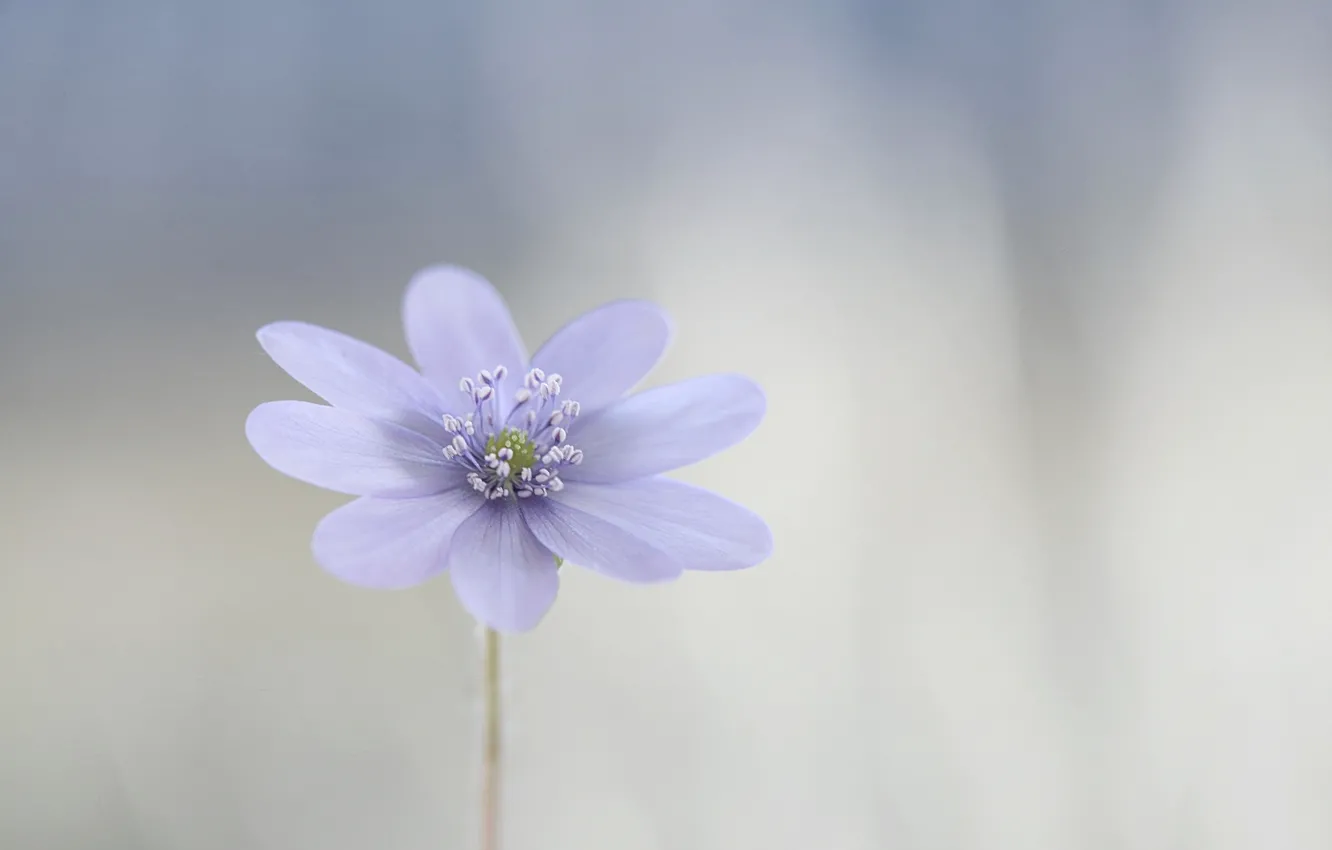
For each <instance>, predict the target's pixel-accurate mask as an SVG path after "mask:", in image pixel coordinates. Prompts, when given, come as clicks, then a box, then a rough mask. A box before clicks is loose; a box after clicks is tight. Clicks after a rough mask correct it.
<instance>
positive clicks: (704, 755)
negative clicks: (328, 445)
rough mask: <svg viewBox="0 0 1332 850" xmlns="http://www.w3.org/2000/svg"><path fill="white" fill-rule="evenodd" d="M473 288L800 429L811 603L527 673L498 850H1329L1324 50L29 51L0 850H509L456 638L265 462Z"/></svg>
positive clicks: (6, 461) (278, 8)
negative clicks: (344, 570)
mask: <svg viewBox="0 0 1332 850" xmlns="http://www.w3.org/2000/svg"><path fill="white" fill-rule="evenodd" d="M439 261H449V262H455V263H460V264H463V265H467V266H471V267H473V268H476V269H478V270H480V271H481V272H483V273H484V274H486V275H487V276H488V277H490V278H491V279H492V280H493V281H495V283H496V284H497V285H498V286H499V288H500V289H501V290H502V291H503V292H504V294H505V295H506V297H507V298H508V299H509V300H510V303H511V304H512V307H513V310H514V313H515V315H516V318H517V321H518V324H519V326H520V328H521V329H522V331H523V332H524V334H525V335H526V336H527V337H528V341H529V343H530V344H531V345H533V347H534V346H535V344H537V343H539V342H540V340H541V339H543V338H544V337H545V335H547V334H548V333H550V332H551V331H553V330H554V329H555V328H557V327H558V326H559V325H561V324H562V323H563V322H565V321H566V320H568V319H569V318H571V317H573V316H574V315H576V314H577V313H579V312H580V311H582V310H584V309H587V308H590V307H592V306H594V305H596V304H598V303H600V302H602V301H605V300H609V299H612V298H617V297H648V298H652V299H655V300H657V301H659V302H661V303H662V304H664V305H665V306H666V307H667V308H668V309H669V310H670V311H671V312H672V314H673V315H674V317H675V318H676V321H677V324H678V328H679V332H678V337H677V341H676V344H675V346H674V348H673V350H672V353H671V354H670V355H669V358H668V360H667V361H666V362H665V364H664V365H663V367H662V368H661V369H660V370H659V372H657V373H656V374H655V376H654V377H653V379H652V381H653V382H665V381H670V380H675V379H679V378H683V377H687V376H690V375H694V374H699V373H702V372H708V371H741V372H746V373H749V374H751V375H753V376H755V377H756V378H758V379H759V380H760V381H761V382H762V383H763V384H764V386H765V387H766V389H767V390H768V392H769V395H770V413H769V418H768V421H767V422H766V424H765V425H764V426H763V427H762V428H761V429H760V430H759V431H758V432H757V433H756V434H755V436H753V437H752V438H751V439H750V440H748V441H747V442H746V443H744V444H743V445H742V446H740V447H739V448H737V449H735V450H733V451H731V452H729V453H728V454H726V455H724V456H721V457H719V458H715V459H713V460H710V461H708V462H706V463H704V464H701V465H699V466H697V467H695V468H692V469H690V470H687V471H686V472H685V473H683V475H684V477H686V478H687V479H689V480H692V481H695V482H698V483H702V484H705V485H708V486H711V487H714V488H716V489H719V490H721V491H723V492H725V493H726V494H728V495H730V496H731V497H733V498H735V499H737V500H739V501H741V502H744V503H746V504H748V505H749V506H751V507H753V508H754V509H756V510H758V511H759V512H760V513H762V514H764V515H765V516H766V517H767V518H768V519H769V521H770V522H771V524H772V526H773V528H774V531H775V535H776V540H777V551H776V554H775V556H774V557H773V558H772V559H771V561H769V562H768V563H767V564H765V565H764V566H762V567H760V568H757V569H754V570H752V571H748V572H746V573H740V574H722V575H691V576H687V577H686V578H685V579H684V580H682V581H681V582H679V583H678V584H676V585H672V586H670V587H665V588H661V587H658V588H646V589H645V588H639V587H630V586H623V585H618V584H614V583H612V582H610V581H606V580H603V579H600V578H599V577H597V576H594V575H591V574H587V573H579V572H577V571H575V572H573V573H569V574H568V575H567V577H566V579H565V582H564V586H563V590H562V593H561V597H560V600H559V602H558V603H557V605H556V607H555V609H554V610H553V612H552V613H551V615H550V616H549V617H548V619H547V620H546V622H545V623H544V624H543V625H542V627H541V628H540V629H539V630H538V631H536V632H535V633H532V634H530V635H527V636H524V637H521V638H517V639H514V640H511V641H509V642H508V644H507V646H506V654H505V662H506V670H507V676H508V677H507V682H506V689H507V694H508V698H509V721H510V725H509V729H508V740H507V746H508V751H507V765H508V771H509V773H508V785H507V788H506V790H505V806H506V810H507V811H506V814H507V824H506V832H505V840H506V848H508V850H522V848H580V849H581V848H602V847H605V848H616V849H617V850H637V848H644V850H658V848H660V849H661V850H667V849H668V848H682V850H684V849H687V850H707V848H773V850H783V849H784V848H793V849H794V848H799V849H800V850H805V848H811V847H815V848H823V847H826V848H836V850H861V848H866V850H878V849H879V848H884V850H935V848H938V849H939V850H951V848H959V849H960V850H971V848H976V849H977V850H1006V848H1014V850H1070V848H1078V850H1082V848H1086V850H1100V849H1101V848H1106V850H1109V849H1110V848H1128V850H1138V849H1139V848H1141V850H1148V848H1151V850H1157V848H1181V850H1184V848H1188V849H1189V850H1192V848H1203V850H1231V848H1246V850H1252V849H1253V848H1261V850H1285V848H1291V850H1317V849H1318V848H1327V847H1332V808H1330V807H1329V805H1328V801H1329V799H1332V617H1330V616H1329V607H1330V605H1329V603H1332V559H1330V557H1329V556H1332V530H1330V529H1332V523H1330V522H1329V517H1332V3H1328V2H1326V0H1324V2H1317V0H1313V2H1298V0H1247V2H1246V0H1220V2H1218V0H1194V2H1187V0H1154V2H1134V3H1123V2H1121V3H1104V2H1091V0H1087V2H1078V0H1072V2H1055V1H1054V0H1006V2H1003V3H987V2H982V0H819V2H812V1H810V2H799V0H776V2H773V0H769V2H762V3H760V2H757V0H707V2H703V1H702V0H680V2H671V3H643V2H626V3H619V4H615V3H609V2H595V0H572V1H571V2H564V3H555V2H544V0H522V2H519V0H491V2H486V3H459V2H449V0H445V2H432V3H426V2H396V3H393V2H388V3H369V2H364V3H356V2H350V0H339V2H324V0H229V2H224V3H219V2H179V1H178V0H110V1H109V2H96V3H92V2H77V0H0V636H2V637H3V640H2V641H0V847H4V848H12V850H63V848H71V849H72V850H84V849H85V848H86V849H87V850H103V848H105V850H122V849H123V850H138V848H144V849H145V850H148V848H153V850H157V849H158V848H161V850H212V848H217V850H236V848H256V850H266V848H275V849H276V848H283V850H290V848H304V847H311V848H316V847H317V848H321V849H322V848H327V850H339V849H340V848H369V847H374V848H403V850H415V848H444V847H447V848H467V847H472V846H474V842H475V836H476V829H477V818H476V808H477V799H478V787H477V768H476V764H477V754H478V746H477V741H476V728H477V722H478V717H477V709H478V699H479V690H478V672H479V670H478V662H477V652H478V644H477V640H476V638H475V635H474V632H473V626H472V625H471V623H470V622H469V620H468V618H467V617H466V615H465V614H464V613H463V611H462V610H461V608H460V607H459V605H458V604H457V603H456V601H455V600H454V598H453V595H452V591H451V589H450V587H449V586H448V582H447V581H437V582H434V583H432V584H430V585H427V586H425V587H423V588H420V589H417V590H414V591H408V592H400V593H373V592H368V591H361V590H357V589H354V588H351V587H348V586H345V585H342V584H339V583H338V582H336V581H335V580H333V579H331V578H329V577H328V576H326V575H325V574H323V573H322V572H321V571H320V570H319V569H318V568H317V566H316V565H315V564H314V563H313V561H312V559H311V557H310V554H309V550H308V539H309V534H310V531H311V529H312V528H313V525H314V523H315V522H316V521H317V520H318V518H319V517H320V516H321V515H322V514H324V513H325V512H327V511H329V510H330V509H332V508H333V507H335V506H336V505H338V504H340V503H341V502H342V501H343V499H342V497H338V496H335V495H332V494H328V493H323V492H321V491H318V490H315V489H313V488H310V487H307V486H305V485H302V484H299V483H297V482H294V481H291V480H289V479H286V478H284V477H282V476H281V475H279V474H277V473H275V472H273V471H272V470H270V469H269V468H268V467H266V466H265V465H264V464H263V463H262V462H260V461H259V460H258V459H257V458H256V457H255V456H254V455H253V454H252V452H251V451H250V449H249V447H248V445H247V444H246V442H245V439H244V436H243V431H242V423H243V421H244V419H245V416H246V414H247V413H248V411H249V410H250V409H251V408H252V407H253V406H254V405H256V404H258V403H259V402H261V401H265V400H268V399H274V398H289V397H295V398H306V397H308V396H307V395H306V394H305V391H304V390H302V389H301V388H300V387H299V386H297V385H296V384H295V383H294V382H292V381H291V380H289V379H288V378H287V377H286V376H285V375H284V374H282V373H281V372H280V370H278V369H277V368H276V367H275V366H274V365H273V364H272V363H271V362H270V361H269V360H268V359H267V358H266V357H265V356H264V355H263V353H262V352H261V351H260V350H259V348H258V345H257V344H256V342H255V340H254V337H253V332H254V330H255V329H256V328H258V327H259V326H260V325H262V324H264V323H266V322H269V321H272V320H276V319H282V318H295V319H304V320H308V321H312V322H316V323H320V324H325V325H328V326H332V327H336V328H338V329H341V330H343V331H346V332H348V333H351V334H353V335H355V336H359V337H361V338H364V339H367V340H369V341H371V342H373V343H375V344H377V345H380V346H381V347H384V348H386V349H388V350H390V351H393V352H395V353H398V354H405V346H404V344H403V342H402V337H401V330H400V327H399V315H398V307H399V298H400V295H401V292H402V288H403V286H404V285H405V283H406V281H407V279H408V278H409V277H410V275H411V274H412V273H413V272H414V271H415V270H416V269H417V268H419V267H421V266H424V265H427V264H430V263H434V262H439ZM566 572H568V571H566Z"/></svg>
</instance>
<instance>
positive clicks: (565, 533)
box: [519, 488, 682, 584]
mask: <svg viewBox="0 0 1332 850" xmlns="http://www.w3.org/2000/svg"><path fill="white" fill-rule="evenodd" d="M570 489H572V488H570ZM519 507H520V508H521V509H522V512H523V519H525V520H526V521H527V527H528V528H530V529H532V533H533V534H535V535H536V537H537V539H538V540H540V541H541V542H542V543H543V544H544V545H545V546H546V548H548V549H550V550H551V551H552V552H554V553H555V554H556V555H559V556H560V557H561V558H564V559H565V560H566V561H570V562H572V563H575V564H577V565H578V566H580V567H586V568H587V569H589V570H592V571H594V572H598V573H601V574H603V575H607V576H610V577H611V578H617V579H620V580H621V581H631V582H635V583H637V584H648V583H653V582H661V581H670V580H671V579H673V578H677V577H679V575H680V573H681V571H682V570H681V568H680V566H679V565H677V564H675V563H674V562H672V561H671V560H670V558H669V556H667V555H665V554H663V553H662V552H660V551H658V550H656V549H654V548H652V547H651V546H650V545H648V544H647V543H645V542H644V541H643V540H641V539H639V538H637V537H635V536H633V535H632V534H630V533H629V532H627V531H624V530H623V529H621V528H619V527H618V526H615V525H612V524H611V523H609V522H607V521H606V520H604V519H599V518H597V517H595V516H592V515H591V514H588V513H585V512H583V511H580V510H578V509H576V508H573V507H570V506H568V505H563V504H558V503H556V502H554V501H552V500H551V499H541V498H537V499H527V500H525V501H523V502H520V503H519Z"/></svg>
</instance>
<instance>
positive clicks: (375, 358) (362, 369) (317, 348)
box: [257, 322, 444, 435]
mask: <svg viewBox="0 0 1332 850" xmlns="http://www.w3.org/2000/svg"><path fill="white" fill-rule="evenodd" d="M257 336H258V337H259V344H260V345H261V346H263V349H264V351H266V352H268V356H270V357H272V358H273V360H274V361H275V362H276V363H277V364H278V365H279V366H281V367H282V368H283V369H284V370H285V371H286V372H287V374H289V375H291V376H292V377H293V378H295V379H296V380H298V381H300V382H301V383H302V384H304V385H305V386H306V387H308V388H309V389H310V390H311V391H312V392H314V393H315V394H316V395H318V396H319V397H320V398H322V399H324V400H325V401H327V402H328V403H329V404H331V405H333V406H334V407H341V408H343V409H345V410H350V411H352V412H354V413H360V414H363V415H365V416H371V417H374V418H377V419H387V420H389V421H390V422H397V423H399V424H401V425H406V426H407V427H409V428H412V429H413V430H418V431H422V432H423V433H428V434H434V435H443V434H444V426H443V424H442V423H441V422H440V416H441V414H443V413H444V408H443V407H442V406H441V404H440V398H439V393H437V392H436V391H435V389H434V388H433V387H431V386H430V384H428V383H427V382H426V380H425V378H422V377H421V375H420V374H419V373H418V372H417V371H416V370H415V369H413V368H412V367H411V366H408V365H407V364H406V363H403V362H402V361H401V360H399V359H398V358H396V357H394V356H393V355H391V354H389V353H387V352H385V351H381V350H379V349H378V348H375V347H374V346H373V345H370V344H368V343H364V342H361V341H360V340H359V339H353V338H352V337H349V336H347V335H346V334H341V333H338V332H337V331H333V330H329V329H328V328H321V327H319V326H318V325H310V324H306V323H305V322H274V323H273V324H271V325H265V326H264V327H262V328H260V329H259V333H258V334H257Z"/></svg>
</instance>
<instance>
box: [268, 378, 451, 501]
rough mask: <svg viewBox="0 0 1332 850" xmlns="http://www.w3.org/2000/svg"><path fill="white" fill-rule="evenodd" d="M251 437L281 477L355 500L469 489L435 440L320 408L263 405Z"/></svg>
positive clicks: (293, 403) (295, 404) (278, 403)
mask: <svg viewBox="0 0 1332 850" xmlns="http://www.w3.org/2000/svg"><path fill="white" fill-rule="evenodd" d="M245 436H246V437H248V438H249V440H250V445H252V446H254V450H255V451H256V452H258V453H259V457H261V458H263V459H264V460H265V461H266V462H267V463H268V465H269V466H271V467H273V468H274V469H276V470H277V471H278V472H282V473H285V474H287V475H290V476H291V477H292V478H298V479H300V480H301V481H304V482H306V483H308V484H313V485H315V486H316V487H324V488H326V489H329V490H336V491H337V492H339V493H348V494H350V495H353V496H392V497H407V496H429V495H432V494H435V493H440V492H443V491H444V490H447V489H449V488H450V487H455V486H458V485H460V484H464V483H466V481H465V478H464V476H463V475H462V474H460V472H459V470H458V467H457V466H456V465H454V464H451V463H448V462H447V461H445V460H444V455H443V453H442V452H441V450H440V446H439V443H437V442H436V441H434V440H431V439H430V438H429V437H426V436H425V435H423V434H419V433H417V432H416V431H412V430H409V429H407V428H404V427H402V426H401V425H395V424H394V423H392V422H384V421H381V420H377V419H370V418H369V417H366V416H362V415H360V414H359V413H352V412H351V411H350V410H341V409H339V408H336V407H325V406H324V405H322V404H311V403H310V402H307V401H270V402H267V403H265V404H261V405H259V406H258V407H256V408H255V409H254V410H253V411H252V412H251V413H250V416H249V418H248V419H246V420H245Z"/></svg>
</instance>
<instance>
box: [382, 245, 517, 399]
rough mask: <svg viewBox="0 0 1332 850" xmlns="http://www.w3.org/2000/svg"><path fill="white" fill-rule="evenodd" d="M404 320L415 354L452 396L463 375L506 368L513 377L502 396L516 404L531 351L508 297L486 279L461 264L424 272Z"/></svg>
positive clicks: (411, 288) (414, 284) (406, 303)
mask: <svg viewBox="0 0 1332 850" xmlns="http://www.w3.org/2000/svg"><path fill="white" fill-rule="evenodd" d="M402 320H403V325H404V326H405V328H406V331H407V345H408V347H409V348H411V350H412V356H413V357H415V358H416V363H417V365H419V366H420V367H421V372H422V373H423V374H424V375H425V376H426V377H427V378H428V379H430V382H431V383H432V384H434V385H435V387H436V388H437V389H438V390H439V391H440V392H441V393H442V394H444V398H445V399H446V400H447V399H451V398H455V397H457V396H458V395H459V393H458V381H459V380H461V379H462V378H473V379H474V378H476V376H477V375H478V374H480V372H481V370H482V369H487V370H491V369H494V368H495V367H496V366H504V367H505V368H506V369H508V371H509V377H508V379H507V381H506V383H507V386H505V387H501V390H502V396H501V397H502V398H503V399H504V403H505V405H506V406H511V399H512V397H513V393H514V392H517V391H518V390H519V389H521V388H522V379H523V373H524V372H526V371H527V349H526V348H525V347H524V346H523V341H522V339H521V338H520V337H519V336H518V330H517V328H515V327H514V324H513V319H512V318H511V317H510V316H509V308H508V307H506V306H504V299H503V298H501V297H500V294H499V293H498V292H496V291H495V287H493V286H491V285H490V284H489V283H488V282H487V281H486V279H485V278H483V277H481V276H480V275H478V274H476V273H475V272H471V271H468V270H467V269H462V268H458V267H456V266H432V267H431V268H428V269H425V270H423V271H421V272H418V273H417V274H416V276H415V277H413V278H412V281H411V283H409V284H408V285H407V294H406V296H405V297H404V298H403V304H402ZM505 412H507V407H506V410H505Z"/></svg>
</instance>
